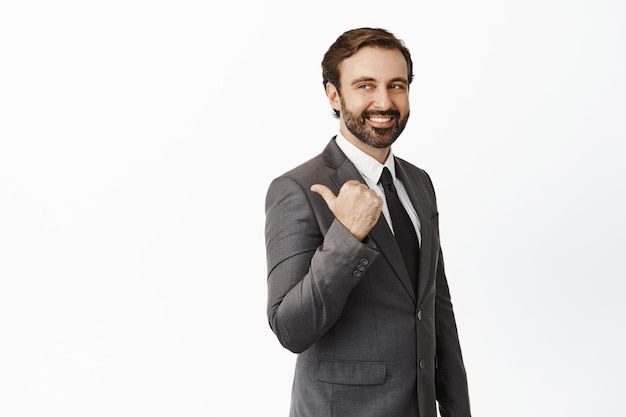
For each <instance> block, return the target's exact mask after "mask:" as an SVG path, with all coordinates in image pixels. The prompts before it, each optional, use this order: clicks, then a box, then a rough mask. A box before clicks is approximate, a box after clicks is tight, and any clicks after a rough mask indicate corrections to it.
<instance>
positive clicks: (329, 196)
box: [311, 180, 383, 240]
mask: <svg viewBox="0 0 626 417" xmlns="http://www.w3.org/2000/svg"><path fill="white" fill-rule="evenodd" d="M311 191H313V192H315V193H318V194H319V195H321V196H322V198H323V199H324V201H326V204H327V205H328V208H329V209H330V211H332V212H333V214H334V215H335V218H337V220H339V222H341V224H343V225H344V226H345V227H346V228H347V229H348V230H349V231H350V233H352V234H353V235H354V237H356V238H357V239H359V240H363V239H364V238H365V236H367V234H368V233H369V232H370V230H372V228H373V227H374V225H375V224H376V222H377V221H378V218H379V217H380V213H381V211H382V208H383V199H382V198H381V197H380V196H379V195H378V194H376V192H375V191H374V190H371V189H369V188H368V187H367V185H365V184H362V183H360V182H358V181H356V180H350V181H347V182H346V183H345V184H344V185H343V186H342V187H341V189H340V190H339V195H337V196H335V194H334V193H333V192H332V191H331V189H330V188H328V187H327V186H325V185H323V184H313V185H312V186H311Z"/></svg>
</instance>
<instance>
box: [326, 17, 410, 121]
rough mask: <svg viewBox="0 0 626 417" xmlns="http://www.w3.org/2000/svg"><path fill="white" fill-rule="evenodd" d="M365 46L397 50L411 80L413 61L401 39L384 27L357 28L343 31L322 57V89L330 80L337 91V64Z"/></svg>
mask: <svg viewBox="0 0 626 417" xmlns="http://www.w3.org/2000/svg"><path fill="white" fill-rule="evenodd" d="M365 46H376V47H379V48H385V49H397V50H399V51H400V52H401V53H402V55H403V56H404V59H405V60H406V63H407V66H408V74H407V79H408V81H409V84H410V83H411V81H413V61H412V60H411V54H410V52H409V50H408V49H407V47H406V46H405V45H404V42H402V40H400V39H398V38H396V37H395V36H394V35H393V34H392V33H390V32H388V31H386V30H385V29H378V28H376V29H374V28H359V29H352V30H348V31H347V32H344V33H343V34H342V35H341V36H339V37H338V38H337V40H336V41H335V43H333V44H332V45H331V46H330V48H328V51H326V54H324V59H323V60H322V79H323V81H322V83H323V85H324V89H325V88H326V83H329V82H330V83H331V84H333V85H334V86H335V87H336V88H337V90H338V91H339V89H340V87H341V85H340V83H339V64H340V63H341V62H342V61H343V60H344V59H346V58H349V57H351V56H352V55H354V54H355V53H356V52H357V51H358V50H359V49H361V48H363V47H365ZM335 114H336V116H337V117H339V111H337V110H335Z"/></svg>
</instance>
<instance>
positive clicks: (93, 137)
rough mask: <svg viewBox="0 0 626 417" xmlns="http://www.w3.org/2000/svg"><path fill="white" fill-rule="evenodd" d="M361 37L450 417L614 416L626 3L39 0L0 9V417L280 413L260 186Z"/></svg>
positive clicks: (316, 126)
mask: <svg viewBox="0 0 626 417" xmlns="http://www.w3.org/2000/svg"><path fill="white" fill-rule="evenodd" d="M360 26H376V27H384V28H387V29H389V30H390V31H392V32H394V33H395V34H396V35H397V36H398V37H400V38H402V39H404V40H405V42H406V43H407V45H408V46H409V48H410V50H411V52H412V54H413V58H414V61H415V81H414V83H413V85H412V88H411V103H412V116H411V120H410V122H409V125H408V127H407V129H406V131H405V133H404V134H403V136H402V137H401V138H400V139H399V141H398V142H397V146H394V150H395V153H396V154H397V155H399V156H401V157H404V158H406V159H408V160H410V161H412V162H414V163H415V164H417V165H419V166H421V167H423V168H424V169H426V170H427V171H428V172H429V173H430V174H431V176H432V178H433V181H434V183H435V187H436V189H437V192H438V200H439V210H440V221H441V235H442V244H443V248H444V253H445V256H446V266H447V271H448V278H449V281H450V286H451V291H452V297H453V302H454V304H455V309H456V314H457V320H458V325H459V331H460V336H461V343H462V348H463V353H464V356H465V361H466V366H467V370H468V375H469V383H470V394H471V398H472V406H473V414H474V415H476V416H493V417H496V416H498V417H499V416H508V417H516V416H520V417H521V416H523V417H527V416H555V415H560V416H599V415H624V414H626V405H625V403H624V401H623V398H622V396H623V392H624V388H626V385H625V383H624V375H625V374H626V360H625V359H624V357H625V356H624V351H625V349H626V342H625V340H626V331H625V330H624V329H625V326H624V324H623V321H624V319H625V318H626V307H625V303H624V301H623V300H624V291H625V289H626V286H625V284H624V278H626V268H625V267H624V260H623V252H624V248H625V243H626V242H625V238H624V236H625V235H626V221H625V220H624V214H625V212H626V203H625V202H624V198H623V197H624V194H625V191H626V190H625V188H626V187H625V185H624V182H625V179H626V168H625V163H624V145H623V142H624V140H625V139H626V122H625V120H624V119H625V117H624V116H625V115H626V81H625V77H624V74H626V58H625V51H626V30H625V29H624V28H625V26H626V3H624V2H623V1H621V0H613V1H611V0H567V1H566V0H562V1H559V0H526V1H496V0H478V1H473V2H467V1H460V0H449V1H436V2H435V1H410V2H409V1H406V2H396V3H384V2H383V3H381V2H373V1H369V0H363V1H354V0H350V1H345V2H339V1H327V0H321V1H316V2H310V3H309V4H300V3H298V2H288V1H286V0H284V1H268V2H257V1H252V0H247V1H232V2H228V3H217V4H210V3H209V2H205V1H184V0H183V1H176V2H174V1H160V2H148V1H139V0H126V1H108V2H80V1H68V0H64V1H58V2H44V1H22V2H17V1H13V2H11V1H7V2H3V3H2V5H1V6H0V62H1V65H0V415H2V416H11V417H13V416H64V417H69V416H81V417H82V416H133V417H134V416H186V417H187V416H189V417H190V416H248V415H255V416H271V417H275V416H286V415H287V411H288V406H289V393H290V387H291V378H292V369H293V361H294V355H292V354H291V353H290V352H288V351H286V350H284V349H283V348H282V347H281V346H280V344H279V343H278V341H277V340H276V339H275V337H274V336H273V334H272V333H271V331H270V329H269V326H268V325H267V320H266V316H265V295H266V292H265V291H266V290H265V252H264V241H263V227H264V224H263V223H264V213H263V210H264V197H265V191H266V189H267V185H268V184H269V182H270V180H271V179H272V178H273V177H275V176H277V175H279V174H280V173H282V172H283V171H285V170H286V169H288V168H291V167H293V166H295V165H297V164H298V163H300V162H302V161H304V160H306V159H308V158H310V157H312V156H314V155H315V154H317V153H318V152H320V151H321V149H322V148H323V147H324V146H325V145H326V143H327V142H328V140H329V139H330V137H331V136H332V135H334V134H335V133H336V131H337V122H336V120H335V119H333V118H332V117H331V116H330V107H329V105H328V104H327V102H326V98H325V96H324V92H323V89H322V83H321V71H320V62H321V59H322V55H323V53H324V52H325V51H326V49H327V47H328V46H329V45H330V44H331V43H332V42H333V41H334V40H335V39H336V37H337V36H338V35H339V34H341V33H342V32H343V31H344V30H347V29H351V28H354V27H360Z"/></svg>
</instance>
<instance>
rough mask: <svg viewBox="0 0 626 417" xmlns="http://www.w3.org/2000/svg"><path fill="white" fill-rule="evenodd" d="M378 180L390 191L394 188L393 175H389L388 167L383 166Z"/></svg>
mask: <svg viewBox="0 0 626 417" xmlns="http://www.w3.org/2000/svg"><path fill="white" fill-rule="evenodd" d="M379 182H380V183H381V184H382V185H383V188H385V189H391V191H394V190H395V187H394V185H393V177H392V176H391V171H389V168H387V167H384V168H383V173H382V174H381V175H380V181H379Z"/></svg>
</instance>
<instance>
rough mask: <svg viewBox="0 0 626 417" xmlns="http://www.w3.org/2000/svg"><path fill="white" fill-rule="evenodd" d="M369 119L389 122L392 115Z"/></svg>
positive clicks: (377, 121)
mask: <svg viewBox="0 0 626 417" xmlns="http://www.w3.org/2000/svg"><path fill="white" fill-rule="evenodd" d="M369 119H370V120H371V121H372V122H376V123H387V122H390V121H391V117H370V118H369Z"/></svg>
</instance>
